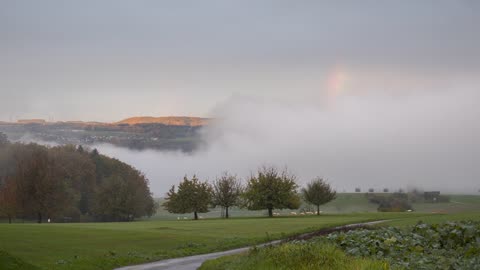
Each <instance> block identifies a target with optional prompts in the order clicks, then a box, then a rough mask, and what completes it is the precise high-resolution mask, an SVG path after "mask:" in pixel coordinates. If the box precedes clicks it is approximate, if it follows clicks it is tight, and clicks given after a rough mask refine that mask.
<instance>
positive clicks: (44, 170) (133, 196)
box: [0, 133, 156, 223]
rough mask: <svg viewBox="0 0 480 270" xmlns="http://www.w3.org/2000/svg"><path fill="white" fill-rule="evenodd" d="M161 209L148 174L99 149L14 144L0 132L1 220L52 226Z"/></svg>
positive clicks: (128, 217)
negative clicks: (100, 151)
mask: <svg viewBox="0 0 480 270" xmlns="http://www.w3.org/2000/svg"><path fill="white" fill-rule="evenodd" d="M155 209H156V205H155V201H154V199H153V197H152V193H151V192H150V189H149V182H148V179H147V178H146V177H145V175H144V174H143V173H142V172H140V171H138V170H137V169H135V168H134V167H132V166H130V165H128V164H125V163H123V162H121V161H119V160H117V159H113V158H110V157H107V156H104V155H102V154H100V153H99V152H98V151H97V150H96V149H93V150H87V149H84V148H83V147H82V146H74V145H65V146H57V147H47V146H42V145H38V144H34V143H31V144H21V143H10V142H9V141H8V140H7V137H6V135H4V134H2V133H0V217H3V218H6V219H8V220H9V222H12V221H15V220H22V221H37V222H38V223H42V222H45V221H52V222H79V221H81V222H89V221H133V220H134V219H136V218H140V217H144V216H151V215H153V214H154V213H155Z"/></svg>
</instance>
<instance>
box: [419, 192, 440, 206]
mask: <svg viewBox="0 0 480 270" xmlns="http://www.w3.org/2000/svg"><path fill="white" fill-rule="evenodd" d="M423 198H424V199H425V202H431V203H434V202H438V201H439V199H440V191H427V192H424V193H423Z"/></svg>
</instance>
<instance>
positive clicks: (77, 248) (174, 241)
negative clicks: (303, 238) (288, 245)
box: [0, 194, 480, 270]
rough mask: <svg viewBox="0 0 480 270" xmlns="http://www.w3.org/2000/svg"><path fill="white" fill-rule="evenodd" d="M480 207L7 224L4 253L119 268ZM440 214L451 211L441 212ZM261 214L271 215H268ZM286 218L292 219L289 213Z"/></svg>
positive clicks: (60, 265) (55, 264) (72, 265)
mask: <svg viewBox="0 0 480 270" xmlns="http://www.w3.org/2000/svg"><path fill="white" fill-rule="evenodd" d="M352 204H353V205H354V206H352ZM479 206H480V196H455V197H452V202H450V203H448V204H445V205H443V204H436V205H426V204H425V205H420V206H419V207H418V208H419V209H420V208H421V207H423V208H424V209H425V210H424V211H423V212H422V211H419V212H413V213H376V212H372V211H373V210H370V208H371V207H372V206H371V205H369V203H368V201H366V199H364V196H363V194H342V195H341V196H339V198H338V199H337V200H336V201H334V202H331V203H330V204H329V205H327V206H325V207H324V208H323V209H324V212H329V210H327V209H337V210H339V211H337V212H338V213H337V214H323V215H321V216H319V217H317V216H297V217H294V216H290V217H287V216H282V217H276V218H265V217H258V216H257V217H250V218H245V217H236V216H245V215H248V214H252V212H251V211H241V210H237V211H233V212H232V215H233V216H234V217H236V218H233V219H229V220H222V219H204V220H198V221H192V220H183V219H182V220H176V217H177V215H171V214H169V215H167V216H165V213H162V212H160V213H159V214H158V215H157V216H156V218H155V219H152V220H149V221H139V222H130V223H71V224H32V223H30V224H28V223H25V224H19V223H17V224H5V223H2V224H0V250H3V251H5V252H8V254H9V255H11V256H13V257H14V258H18V259H21V260H23V261H24V262H26V263H27V264H33V265H35V266H38V267H40V268H41V269H113V268H114V267H117V266H123V265H130V264H136V263H142V262H147V261H154V260H161V259H165V258H172V257H181V256H188V255H193V254H200V253H208V252H213V251H220V250H227V249H231V248H235V247H241V246H247V245H252V244H256V243H260V242H266V241H268V240H273V239H279V238H282V237H285V236H291V235H294V234H299V233H304V232H309V231H314V230H317V229H320V228H325V227H332V226H337V225H341V224H348V223H357V222H363V221H371V220H380V219H388V220H390V221H389V222H388V225H395V226H406V225H411V224H415V223H416V222H418V221H419V220H423V221H425V222H430V223H438V222H444V221H448V220H465V219H476V220H479V219H480V207H479ZM352 207H355V208H356V209H359V210H358V213H348V214H344V213H342V212H343V211H344V210H346V209H350V210H351V209H352ZM373 207H375V206H374V205H373ZM440 208H441V209H448V211H445V210H443V211H439V210H438V209H440ZM361 210H363V211H361ZM332 212H334V213H335V211H332ZM360 212H363V213H360ZM431 212H442V213H448V214H432V213H431ZM253 213H255V214H256V215H264V214H265V213H264V212H263V211H256V212H253ZM284 213H285V215H287V214H288V213H289V211H288V212H287V211H284ZM218 215H219V213H215V212H213V213H210V214H209V215H205V216H206V217H208V216H212V217H214V216H218ZM184 216H186V215H184ZM1 260H2V258H0V261H1ZM2 270H3V269H2Z"/></svg>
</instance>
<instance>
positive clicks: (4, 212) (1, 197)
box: [0, 178, 18, 223]
mask: <svg viewBox="0 0 480 270" xmlns="http://www.w3.org/2000/svg"><path fill="white" fill-rule="evenodd" d="M16 194H17V187H16V184H15V182H14V181H13V180H12V179H11V178H7V179H6V180H5V181H4V183H3V184H2V185H0V216H5V217H7V218H8V223H12V218H14V217H15V216H16V215H17V213H18V205H17V195H16Z"/></svg>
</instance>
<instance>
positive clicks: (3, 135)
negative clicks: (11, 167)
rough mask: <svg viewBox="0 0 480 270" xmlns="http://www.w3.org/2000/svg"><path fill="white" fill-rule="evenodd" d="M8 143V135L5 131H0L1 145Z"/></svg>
mask: <svg viewBox="0 0 480 270" xmlns="http://www.w3.org/2000/svg"><path fill="white" fill-rule="evenodd" d="M6 145H8V138H7V135H6V134H5V133H3V132H0V147H4V146H6Z"/></svg>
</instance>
